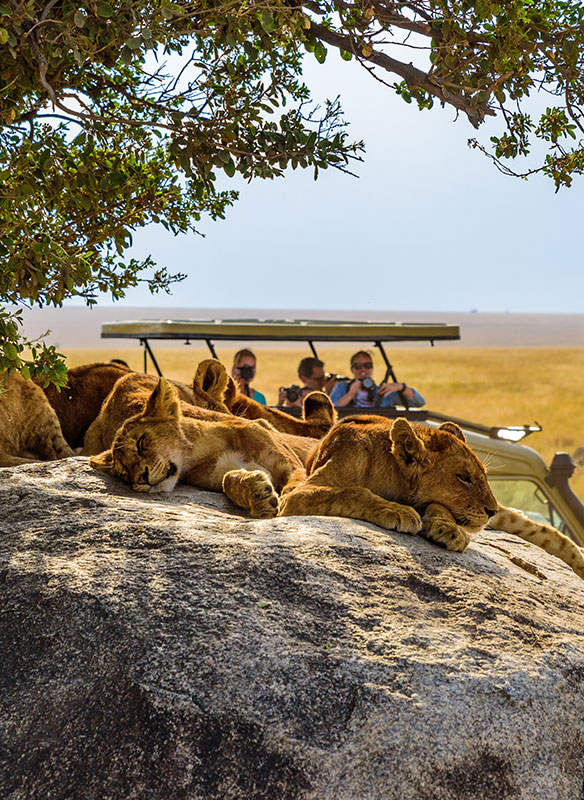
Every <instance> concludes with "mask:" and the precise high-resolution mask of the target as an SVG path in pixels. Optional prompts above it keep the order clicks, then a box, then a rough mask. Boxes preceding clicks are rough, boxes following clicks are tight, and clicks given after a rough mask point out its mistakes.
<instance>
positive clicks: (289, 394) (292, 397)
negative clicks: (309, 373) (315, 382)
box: [280, 383, 302, 403]
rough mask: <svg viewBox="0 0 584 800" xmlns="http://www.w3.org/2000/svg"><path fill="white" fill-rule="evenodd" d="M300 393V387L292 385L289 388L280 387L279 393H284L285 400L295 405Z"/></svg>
mask: <svg viewBox="0 0 584 800" xmlns="http://www.w3.org/2000/svg"><path fill="white" fill-rule="evenodd" d="M301 391H302V389H301V387H300V386H297V385H296V384H295V383H293V384H292V385H291V386H280V392H286V400H287V401H288V402H289V403H295V402H296V401H297V400H298V398H299V397H300V392H301Z"/></svg>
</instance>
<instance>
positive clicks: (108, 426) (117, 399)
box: [82, 372, 334, 463]
mask: <svg viewBox="0 0 584 800" xmlns="http://www.w3.org/2000/svg"><path fill="white" fill-rule="evenodd" d="M172 383H173V384H174V385H175V386H176V388H177V390H178V392H179V400H180V407H181V413H182V416H183V417H186V418H189V419H201V420H207V421H215V422H221V421H223V422H228V421H229V420H230V419H232V418H233V414H231V413H230V412H228V411H227V412H225V413H223V412H221V411H212V410H210V408H212V407H213V406H214V400H213V398H212V397H209V396H208V395H207V394H206V392H204V390H201V389H199V390H198V391H195V392H194V394H193V393H192V392H191V391H190V389H189V388H188V387H186V386H184V385H183V384H176V383H174V382H172ZM157 384H158V378H155V377H154V376H153V375H146V374H143V373H138V372H133V373H131V374H130V375H126V376H124V377H123V378H120V380H119V381H117V382H116V384H115V385H114V387H113V389H112V391H111V392H110V394H109V395H108V396H107V398H106V399H105V401H104V403H103V405H102V408H101V411H100V412H99V416H98V417H97V419H95V420H94V422H93V423H92V424H91V425H90V427H89V429H88V431H87V433H86V435H85V441H84V444H83V450H82V455H85V456H91V455H97V454H98V453H102V452H103V451H104V450H108V449H110V448H111V446H112V443H113V441H114V438H115V436H116V433H117V432H118V430H119V428H120V427H121V426H122V424H123V423H124V422H125V421H126V420H127V419H128V418H129V417H132V416H135V415H136V414H140V413H141V412H142V411H143V410H144V408H145V406H146V403H147V401H148V398H149V397H150V395H151V393H152V391H153V390H154V389H155V387H156V386H157ZM318 394H319V395H321V393H318ZM309 397H312V395H309ZM193 400H194V401H195V402H196V403H197V404H196V405H193V403H192V401H193ZM199 404H204V405H205V407H201V406H200V405H199ZM312 404H313V406H314V408H318V411H317V413H318V414H320V415H323V414H324V413H325V412H326V409H327V408H328V413H329V418H330V419H331V420H332V415H333V413H334V411H333V407H332V405H331V403H330V400H329V399H328V398H327V397H326V395H323V396H321V397H320V398H317V399H314V400H313V401H312ZM258 424H260V425H262V426H264V427H265V428H266V429H268V430H270V431H272V432H273V433H274V434H277V435H278V437H279V439H280V441H281V442H283V443H284V444H285V445H287V446H288V447H290V448H292V450H294V452H295V453H296V454H297V455H298V456H299V457H300V459H301V460H302V462H303V463H304V462H305V461H306V460H307V459H308V458H309V457H310V456H311V454H312V452H313V451H314V449H315V447H316V446H317V444H318V440H317V439H311V438H309V437H307V436H295V435H293V434H286V433H281V432H279V431H276V429H275V428H274V427H273V426H272V425H271V424H270V423H269V422H268V421H267V420H263V419H262V420H258Z"/></svg>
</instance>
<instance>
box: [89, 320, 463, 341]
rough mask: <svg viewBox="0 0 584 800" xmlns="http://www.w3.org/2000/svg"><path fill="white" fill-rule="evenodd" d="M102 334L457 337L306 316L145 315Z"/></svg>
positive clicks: (442, 327)
mask: <svg viewBox="0 0 584 800" xmlns="http://www.w3.org/2000/svg"><path fill="white" fill-rule="evenodd" d="M101 336H102V338H103V339H110V338H115V339H118V338H119V339H185V340H189V339H203V340H207V339H223V340H227V339H231V340H233V341H245V340H247V341H258V340H259V341H302V342H306V341H315V342H324V341H337V342H349V341H352V342H362V341H363V342H374V341H379V342H396V341H410V342H416V341H429V342H433V341H434V340H441V339H460V331H459V327H458V325H447V324H445V323H440V322H436V323H420V322H373V321H364V322H349V321H344V320H306V319H261V320H260V319H229V320H219V319H215V320H202V319H184V320H179V319H150V320H149V319H145V320H130V321H127V322H106V323H104V324H103V325H102V328H101Z"/></svg>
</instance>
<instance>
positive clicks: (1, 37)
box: [0, 28, 8, 44]
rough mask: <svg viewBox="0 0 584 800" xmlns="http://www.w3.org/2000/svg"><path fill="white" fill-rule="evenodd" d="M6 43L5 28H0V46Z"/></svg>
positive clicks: (6, 34) (6, 33)
mask: <svg viewBox="0 0 584 800" xmlns="http://www.w3.org/2000/svg"><path fill="white" fill-rule="evenodd" d="M7 41H8V31H7V30H6V28H0V44H6V42H7Z"/></svg>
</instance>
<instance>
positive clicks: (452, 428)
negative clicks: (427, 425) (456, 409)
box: [436, 422, 466, 442]
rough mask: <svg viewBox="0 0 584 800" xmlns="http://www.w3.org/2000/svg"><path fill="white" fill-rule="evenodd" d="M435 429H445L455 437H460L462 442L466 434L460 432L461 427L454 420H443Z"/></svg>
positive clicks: (464, 440)
mask: <svg viewBox="0 0 584 800" xmlns="http://www.w3.org/2000/svg"><path fill="white" fill-rule="evenodd" d="M436 430H439V431H446V432H447V433H451V434H452V435H453V436H456V438H457V439H461V440H462V441H463V442H466V436H465V435H464V433H463V432H462V429H461V428H459V427H458V425H457V424H456V422H443V423H442V424H441V425H438V428H437V429H436Z"/></svg>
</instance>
